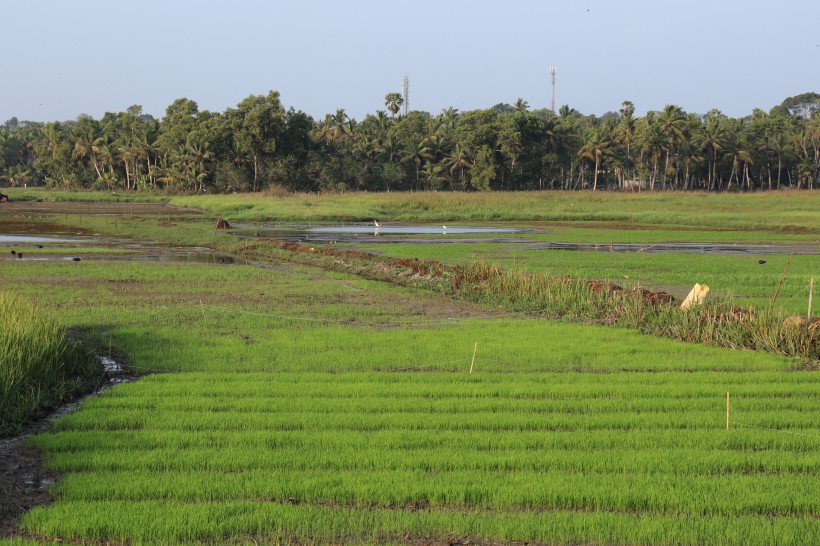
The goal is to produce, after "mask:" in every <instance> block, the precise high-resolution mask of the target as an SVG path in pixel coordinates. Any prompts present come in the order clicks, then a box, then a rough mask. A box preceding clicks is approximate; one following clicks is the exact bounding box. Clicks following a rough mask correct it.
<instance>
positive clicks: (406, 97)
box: [402, 73, 410, 116]
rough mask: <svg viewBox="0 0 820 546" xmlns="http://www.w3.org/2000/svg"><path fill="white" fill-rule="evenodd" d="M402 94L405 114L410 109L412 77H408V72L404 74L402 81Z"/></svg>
mask: <svg viewBox="0 0 820 546" xmlns="http://www.w3.org/2000/svg"><path fill="white" fill-rule="evenodd" d="M402 92H403V93H402V94H403V98H404V115H405V116H406V115H407V111H408V110H409V109H410V78H408V77H407V74H406V73H405V75H404V82H402Z"/></svg>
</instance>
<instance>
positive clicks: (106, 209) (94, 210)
mask: <svg viewBox="0 0 820 546" xmlns="http://www.w3.org/2000/svg"><path fill="white" fill-rule="evenodd" d="M0 211H2V212H3V215H4V216H5V215H6V213H8V214H9V215H15V214H25V215H27V216H31V215H35V216H36V215H53V214H96V215H135V216H140V215H162V216H169V215H170V216H183V215H185V216H187V215H197V214H203V212H202V211H201V210H197V209H190V208H183V207H175V206H172V205H166V204H163V203H91V202H88V203H87V202H65V201H12V202H9V203H3V204H2V205H0Z"/></svg>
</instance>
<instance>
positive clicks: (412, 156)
mask: <svg viewBox="0 0 820 546" xmlns="http://www.w3.org/2000/svg"><path fill="white" fill-rule="evenodd" d="M432 157H433V156H432V155H431V153H430V148H429V147H428V146H427V139H426V138H425V139H424V140H422V141H421V142H417V143H416V144H414V145H413V146H412V147H411V148H410V149H409V150H407V155H405V156H404V157H403V158H402V159H401V161H400V162H401V163H408V162H409V163H412V164H413V166H415V168H416V183H415V189H418V183H419V170H420V169H421V166H422V165H423V164H424V162H425V161H429V160H430V159H432Z"/></svg>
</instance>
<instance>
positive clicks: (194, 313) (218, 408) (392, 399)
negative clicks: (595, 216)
mask: <svg viewBox="0 0 820 546" xmlns="http://www.w3.org/2000/svg"><path fill="white" fill-rule="evenodd" d="M235 199H237V202H239V201H238V198H235ZM251 202H252V203H255V202H256V201H251ZM320 205H321V206H322V207H328V208H331V206H330V205H329V204H328V203H326V202H321V203H320ZM265 206H266V207H273V205H271V204H266V205H265ZM317 206H319V205H317ZM693 206H694V205H693ZM748 206H749V207H762V206H763V205H762V204H761V203H760V202H757V203H753V202H752V201H749V202H748ZM777 206H782V207H784V208H788V204H787V203H781V204H778V205H777ZM794 207H795V209H796V211H795V212H794V214H788V215H786V216H788V217H789V218H803V220H800V222H803V223H804V225H803V229H804V230H806V231H805V232H804V233H802V234H791V235H790V234H781V235H782V236H784V237H798V238H799V241H798V243H799V244H812V241H813V240H814V244H816V235H812V234H813V233H816V232H814V231H812V230H816V229H817V226H816V225H815V224H816V223H817V222H820V219H817V218H815V219H813V220H806V219H805V217H803V216H801V215H800V211H799V209H800V205H799V202H798V203H797V204H795V205H794ZM222 212H223V211H220V214H222ZM337 212H338V211H337ZM647 214H649V213H648V212H647ZM7 219H8V217H0V231H2V228H3V225H4V224H3V222H4V221H7ZM18 220H19V219H18ZM52 220H53V221H58V220H59V222H61V223H63V224H65V225H66V226H70V227H71V228H72V229H75V228H78V227H81V228H82V229H83V230H87V231H88V232H89V233H102V234H103V235H108V236H116V237H117V240H119V239H120V238H122V237H124V236H125V235H126V234H127V233H131V235H132V236H133V237H135V238H136V239H139V240H143V241H145V240H150V241H153V242H152V246H150V247H141V246H138V245H132V244H130V243H129V244H128V245H125V244H123V243H117V242H113V243H112V242H111V241H110V240H109V241H108V242H104V241H96V242H95V241H87V242H84V243H76V244H71V245H59V244H46V245H44V246H45V247H46V248H44V249H42V250H43V255H44V257H45V255H48V257H49V258H50V259H44V260H42V261H39V260H37V261H35V260H31V261H29V260H14V259H8V258H7V259H0V278H2V279H3V282H4V285H5V286H7V287H13V290H14V292H15V293H16V294H19V296H21V297H24V298H26V299H29V300H33V301H36V302H37V303H38V304H40V305H43V306H45V307H47V308H48V309H49V310H50V311H51V312H53V313H55V314H57V315H58V316H59V317H60V319H61V322H62V323H63V324H64V325H65V326H67V327H68V328H69V329H70V330H71V331H72V332H74V333H75V334H76V335H79V336H82V337H83V338H85V339H87V340H88V341H89V342H90V343H91V344H93V345H95V346H97V347H99V348H100V351H101V352H102V353H105V352H106V351H107V352H108V355H109V356H111V357H113V358H114V359H116V360H118V361H119V362H122V363H124V364H127V365H128V366H129V367H130V369H132V370H133V371H135V372H139V373H140V374H142V377H140V379H138V380H136V381H131V382H128V383H124V384H120V385H117V386H115V387H114V388H110V389H108V390H105V391H104V392H102V393H100V394H97V395H94V396H92V397H89V398H87V399H85V400H84V401H83V402H82V403H81V404H80V407H79V409H78V410H77V411H75V412H73V413H70V414H69V415H66V416H64V417H62V418H60V419H59V420H57V421H55V422H54V423H53V424H52V425H51V427H50V428H49V430H48V431H47V432H45V433H42V434H39V435H36V436H34V437H33V438H32V439H31V440H30V441H29V444H30V445H31V446H32V447H34V448H36V449H38V450H40V451H41V452H42V453H43V454H44V460H43V469H42V472H43V475H44V476H49V477H51V478H50V479H53V483H52V484H51V485H47V492H48V494H49V495H50V496H51V497H52V502H50V503H48V504H44V505H42V506H38V507H35V508H33V509H31V510H29V511H26V512H25V513H23V514H21V515H20V516H19V517H18V519H17V521H16V524H15V527H14V530H13V531H12V532H9V533H7V534H6V537H5V539H0V541H2V542H5V543H10V544H27V543H56V542H62V543H65V542H74V543H85V544H104V543H123V544H224V543H229V544H262V543H264V544H340V543H349V544H450V543H455V542H458V543H465V542H470V543H482V544H492V543H513V542H518V543H524V542H527V543H534V544H625V545H626V544H630V545H631V544H670V545H671V544H676V545H677V544H691V545H695V544H698V545H699V544H737V545H747V544H760V545H763V544H801V545H802V544H813V543H817V542H818V537H820V375H818V374H820V372H818V371H817V367H816V366H815V365H814V364H813V363H811V362H805V361H801V360H799V359H795V358H788V357H785V356H781V355H777V354H769V353H765V352H761V351H732V350H727V349H719V348H715V347H708V346H704V345H699V344H693V343H681V342H676V341H673V340H670V339H664V338H659V337H653V336H648V335H643V334H641V333H639V332H638V331H636V330H632V329H628V328H612V327H600V326H591V325H586V324H575V323H570V322H565V321H550V320H544V319H542V318H537V317H533V316H532V315H530V314H526V313H516V312H512V311H509V310H505V309H500V308H498V307H495V306H491V305H479V304H476V303H471V302H468V301H464V300H461V299H458V298H455V297H451V296H444V295H442V294H439V293H435V292H431V291H429V290H424V289H423V288H414V287H406V286H397V285H394V284H389V283H386V282H380V281H374V280H367V279H364V278H362V277H359V276H355V275H351V274H346V273H340V272H333V271H325V270H322V269H318V268H315V267H310V266H307V265H303V264H298V263H293V262H288V261H283V260H281V259H275V260H265V261H259V260H254V261H252V262H251V261H249V262H248V263H245V262H243V261H242V260H238V261H235V262H230V263H223V262H221V261H219V260H218V259H216V258H215V259H213V260H212V261H211V262H207V261H200V262H185V261H177V262H162V261H155V260H143V259H139V258H140V256H142V255H145V254H148V253H155V252H157V251H161V250H162V249H164V251H166V252H171V251H173V253H177V252H179V251H180V249H182V248H184V247H186V246H190V245H194V244H195V245H196V246H197V247H198V248H199V249H200V250H201V249H202V248H205V247H210V248H216V249H221V250H222V251H225V250H226V249H234V250H235V249H238V248H240V245H239V243H237V242H235V241H233V240H232V236H231V235H229V234H226V233H219V234H216V233H214V232H213V231H212V229H210V228H208V227H203V226H200V225H198V224H196V223H193V224H189V223H186V220H185V218H183V217H178V216H174V217H172V218H169V216H168V215H166V214H165V213H162V214H157V215H155V216H151V215H147V216H144V217H134V216H133V215H132V214H131V213H130V212H126V213H123V214H122V215H118V216H114V217H108V218H106V219H100V218H96V217H91V216H82V215H80V216H69V215H66V216H65V217H59V218H52ZM737 222H739V220H736V219H732V220H731V221H730V222H729V223H737ZM171 223H173V224H174V228H176V227H178V228H179V229H173V232H174V233H173V234H172V235H169V234H168V231H170V230H171V228H170V227H168V225H169V224H171ZM555 229H558V227H555ZM560 229H566V230H570V231H571V230H578V229H594V230H597V229H601V227H600V226H597V227H592V226H587V227H580V228H579V227H572V226H564V227H562V228H560ZM741 231H742V230H741ZM568 232H569V231H568ZM579 233H582V232H579ZM704 233H709V235H708V237H712V238H714V239H713V240H718V239H719V237H718V236H716V235H715V232H714V231H705V232H704ZM622 235H623V234H622ZM633 235H634V234H632V235H629V236H633ZM623 236H624V237H627V235H623ZM774 236H775V235H773V234H772V237H774ZM579 237H580V235H579ZM596 237H597V235H596ZM704 237H707V236H704ZM738 237H740V236H738ZM812 237H815V239H812ZM765 239H766V234H765V233H761V234H758V235H757V239H756V240H765ZM163 240H165V241H166V243H162V241H163ZM780 242H785V243H786V244H788V241H785V240H780ZM162 244H167V245H173V246H162ZM107 246H111V247H112V256H111V258H110V259H109V258H107V257H106V256H105V254H104V253H101V252H100V250H101V249H104V248H106V247H107ZM126 246H127V249H126V248H125V247H126ZM85 248H88V249H91V251H90V252H88V253H85V252H84V249H85ZM374 248H375V249H376V250H378V251H379V252H386V253H395V254H396V255H401V256H412V257H439V258H441V259H444V260H447V261H452V262H454V263H464V262H465V261H466V260H468V258H469V256H471V255H473V256H475V255H476V254H479V255H480V254H482V253H486V254H487V256H486V257H488V258H492V257H493V256H496V257H500V258H501V263H502V266H505V267H506V266H516V267H524V268H533V269H536V268H552V269H554V270H555V271H567V270H575V271H580V272H588V273H590V274H592V273H594V272H596V271H601V270H605V269H606V268H607V267H613V270H612V271H613V272H612V274H611V278H615V277H617V276H618V275H620V276H621V277H623V275H628V276H630V277H633V276H640V275H641V274H642V273H641V272H645V271H654V272H653V273H651V275H653V278H656V279H658V284H664V283H669V284H675V283H678V282H683V281H684V279H687V278H689V276H688V275H689V273H688V272H686V271H682V269H684V268H685V267H692V268H694V269H695V270H697V271H699V272H701V273H702V274H703V275H714V276H715V278H716V279H719V278H720V274H721V273H723V274H724V276H725V277H726V278H729V279H732V283H735V284H734V285H732V286H733V289H734V287H739V288H738V290H739V291H742V290H746V293H747V294H749V298H750V301H751V303H750V304H751V305H754V303H755V301H754V293H755V291H760V293H761V294H763V295H765V291H766V290H768V284H767V283H769V282H771V281H772V277H771V276H766V277H765V278H766V280H765V282H764V281H761V282H760V284H755V282H757V281H754V278H755V277H754V275H755V274H756V273H757V272H758V271H760V268H761V266H760V265H759V264H757V263H754V264H753V265H754V266H755V267H757V268H758V269H754V268H749V269H746V268H747V265H749V264H746V263H745V262H743V261H737V262H732V260H731V259H729V258H734V257H726V258H727V259H726V260H723V261H717V262H709V261H708V260H706V259H705V258H697V259H694V260H693V261H690V262H686V261H685V260H684V258H683V257H672V258H670V257H669V255H666V258H667V259H666V261H665V262H661V261H660V260H657V261H653V258H654V257H655V256H654V255H648V254H647V255H642V256H641V255H637V254H622V255H618V254H615V255H613V256H610V255H609V254H608V253H601V255H600V256H599V255H597V254H595V255H593V254H592V253H584V254H583V255H581V254H580V253H577V252H576V253H574V254H570V253H565V254H561V253H556V254H549V255H544V256H542V255H540V254H537V252H536V251H532V252H531V253H529V254H527V251H524V250H521V249H515V250H513V251H510V252H507V251H503V250H502V247H500V246H495V245H490V244H482V243H475V244H474V245H473V246H470V245H464V246H462V245H456V244H451V245H424V244H420V243H419V244H415V245H410V244H407V245H389V247H388V245H378V247H374ZM18 250H19V248H18ZM37 250H39V249H36V250H35V249H29V250H27V252H29V251H30V252H34V253H36V252H37ZM113 250H117V251H119V252H113ZM123 250H127V254H128V255H129V257H130V258H129V259H128V260H123V259H118V258H117V256H116V255H115V254H122V253H123V252H122V251H123ZM46 251H47V252H46ZM4 254H5V252H4ZM61 255H64V256H66V257H68V256H80V257H82V258H83V259H82V260H81V261H76V262H75V261H70V260H60V259H58V258H59V257H60V256H61ZM698 256H699V255H698ZM573 257H577V259H578V260H579V261H571V259H572V260H574V259H576V258H573ZM613 258H617V262H616V263H615V265H613V263H612V259H613ZM745 258H747V259H748V257H745ZM788 258H789V257H788V255H782V254H776V255H772V256H769V257H768V259H767V262H768V263H767V264H766V265H769V264H771V265H772V266H773V267H772V269H775V268H776V269H777V274H776V275H774V276H775V277H778V278H779V275H780V274H781V273H782V270H783V268H784V266H785V263H786V260H788ZM798 258H803V256H795V257H794V258H793V261H792V263H791V264H790V266H789V271H791V272H792V273H793V274H794V275H795V277H797V279H795V280H794V285H793V286H792V285H790V284H788V283H789V282H792V281H791V280H790V279H789V277H788V276H787V279H786V280H785V281H784V283H783V293H787V292H786V291H787V290H789V291H791V292H789V294H794V293H797V292H798V291H799V290H800V288H799V285H800V284H801V283H803V281H804V280H805V279H807V278H810V277H811V276H812V275H814V276H815V277H817V275H816V272H817V269H818V268H817V262H816V258H811V257H810V258H809V259H806V260H805V261H802V260H799V259H798ZM605 259H610V262H609V263H606V262H604V261H603V260H605ZM812 260H815V261H812ZM733 263H734V265H733ZM764 271H768V270H764ZM663 275H667V277H663ZM767 275H771V274H768V273H767ZM710 278H711V277H710ZM744 279H748V280H744ZM777 280H778V279H777V278H775V279H774V282H775V283H776V282H777ZM696 281H697V279H696ZM687 282H688V281H687ZM747 285H750V287H749V288H744V287H746V286H747ZM802 296H803V295H800V296H797V297H796V298H795V299H797V298H798V297H800V298H802ZM766 301H767V300H765V299H763V298H761V299H760V302H761V303H762V304H763V305H765V303H766ZM800 307H803V305H802V304H801V306H800ZM797 309H798V307H797V306H796V305H795V310H797ZM727 392H728V393H730V396H731V412H730V415H729V416H728V423H729V426H728V429H727Z"/></svg>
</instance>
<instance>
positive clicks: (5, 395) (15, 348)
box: [0, 292, 101, 437]
mask: <svg viewBox="0 0 820 546" xmlns="http://www.w3.org/2000/svg"><path fill="white" fill-rule="evenodd" d="M95 372H97V373H100V372H101V369H100V364H99V362H96V360H95V359H94V358H93V356H92V355H89V354H88V353H87V351H85V350H83V349H82V347H80V346H79V345H78V344H77V343H74V342H72V341H70V340H68V339H67V338H66V332H65V329H64V328H63V327H62V326H60V325H59V324H58V322H57V320H56V318H55V317H54V316H53V315H52V314H50V313H48V312H45V311H44V310H43V309H42V308H40V307H37V306H35V305H32V304H31V303H29V302H28V301H26V300H25V299H23V298H21V297H19V296H16V295H14V294H11V293H9V292H0V437H1V436H6V435H9V434H12V433H15V432H18V431H19V430H20V427H21V426H22V425H24V424H25V423H26V422H27V421H28V420H30V419H32V418H33V417H36V416H37V415H39V413H40V412H41V411H43V410H45V409H48V408H51V407H54V406H55V405H56V404H59V403H61V402H64V401H66V400H68V399H70V398H71V397H72V396H75V395H76V394H77V393H78V392H79V391H81V390H82V388H83V382H84V380H86V379H87V378H88V376H89V375H91V374H93V373H95Z"/></svg>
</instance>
